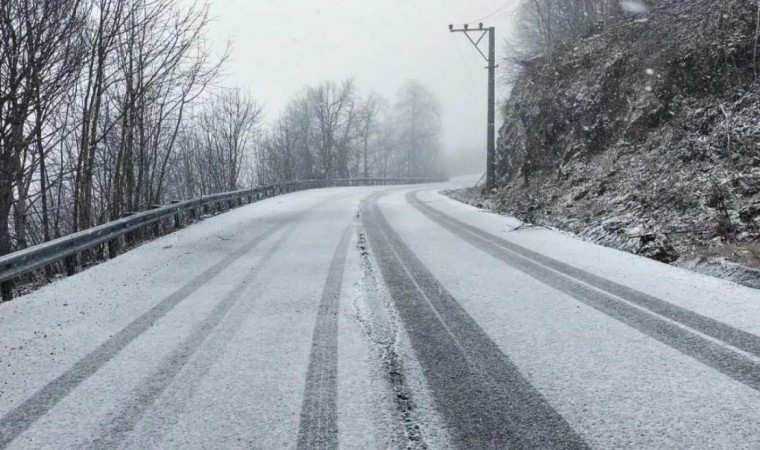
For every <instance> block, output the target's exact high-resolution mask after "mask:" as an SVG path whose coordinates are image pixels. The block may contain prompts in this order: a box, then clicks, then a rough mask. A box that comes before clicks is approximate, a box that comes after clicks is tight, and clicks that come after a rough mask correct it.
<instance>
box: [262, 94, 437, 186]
mask: <svg viewBox="0 0 760 450" xmlns="http://www.w3.org/2000/svg"><path fill="white" fill-rule="evenodd" d="M440 114H441V112H440V104H439V102H438V99H437V98H436V97H435V95H434V94H433V93H432V92H431V91H430V90H429V89H428V88H426V87H425V86H424V85H422V84H421V83H420V82H418V81H414V80H410V81H407V82H406V83H404V85H403V86H402V87H401V88H400V90H399V92H398V94H397V98H396V100H395V102H394V103H392V104H391V103H390V102H389V101H388V100H386V99H384V98H382V97H380V96H379V95H377V94H375V93H372V92H370V93H368V94H366V95H362V94H361V93H360V92H359V90H358V89H357V87H356V86H355V84H354V82H353V80H351V79H348V80H345V81H343V82H341V83H335V82H325V83H322V84H320V85H317V86H311V87H307V88H305V89H303V90H302V92H301V93H300V94H298V95H297V96H296V97H295V98H293V99H292V100H291V101H290V102H289V103H288V105H287V107H286V108H285V111H284V113H283V114H282V116H281V117H280V118H279V119H278V120H277V121H276V122H275V123H274V125H273V126H272V127H271V129H270V130H268V132H267V133H266V134H265V136H264V138H263V140H262V142H261V145H260V146H259V147H258V151H257V154H256V155H257V159H256V163H257V164H256V169H257V175H258V179H259V180H260V181H261V182H263V183H271V182H276V181H284V180H307V179H333V178H366V177H424V176H435V175H439V174H440V172H441V167H442V165H441V161H440V155H439V149H440V137H441V118H440Z"/></svg>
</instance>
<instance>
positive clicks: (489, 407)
mask: <svg viewBox="0 0 760 450" xmlns="http://www.w3.org/2000/svg"><path fill="white" fill-rule="evenodd" d="M365 212H366V213H365V216H364V217H365V219H364V221H363V222H364V226H365V228H366V230H367V232H368V234H369V238H370V246H371V248H372V249H373V250H374V254H375V259H376V261H377V262H378V264H379V266H380V270H381V272H382V274H383V278H384V280H385V284H386V286H387V288H388V291H389V293H390V295H391V298H392V299H393V301H394V303H395V305H396V309H397V310H398V312H399V315H400V317H401V320H402V323H403V325H404V328H405V330H406V332H407V334H408V335H409V338H410V340H411V343H412V347H413V348H414V351H415V353H416V355H417V358H418V360H419V363H420V366H421V367H422V370H423V374H424V376H425V379H426V380H427V383H428V385H429V388H430V391H431V393H432V394H433V397H434V399H435V402H436V406H437V408H438V410H439V412H440V413H441V415H442V416H443V417H444V420H445V421H446V423H447V426H448V428H449V432H450V434H451V436H452V439H453V440H454V441H455V442H454V443H455V445H456V446H457V447H459V448H463V449H465V448H467V449H469V448H482V449H503V448H564V449H585V448H588V446H587V445H586V443H585V442H584V441H583V440H582V439H581V438H580V436H579V435H578V434H577V433H576V432H575V431H574V430H573V429H572V428H571V427H570V426H569V424H568V423H567V422H566V421H565V420H564V418H562V416H560V415H559V414H558V413H557V412H556V411H555V410H554V409H553V408H552V407H551V405H549V403H548V402H547V401H546V400H545V399H544V398H543V397H542V396H541V394H540V393H539V392H538V391H537V390H536V389H535V388H533V386H531V385H530V383H529V382H528V381H527V380H526V379H525V378H523V376H522V375H521V373H520V372H519V370H518V368H517V367H516V366H515V365H514V364H513V363H512V362H511V361H510V360H509V359H508V358H507V357H506V356H505V355H504V353H502V351H501V350H500V349H499V348H498V346H497V345H496V344H495V343H494V342H493V341H492V340H491V339H490V337H489V336H488V335H487V334H486V333H485V331H483V329H482V328H481V327H480V326H479V325H478V324H477V323H476V322H475V321H474V319H472V317H470V316H469V314H467V312H466V311H465V310H464V309H463V308H462V306H461V305H460V304H459V303H458V302H457V300H456V299H455V298H454V297H453V296H451V294H449V293H448V292H447V291H446V290H445V289H444V287H443V286H442V285H441V284H440V283H439V282H438V280H436V279H435V277H434V276H433V275H432V274H431V273H430V272H429V271H428V270H427V269H425V267H424V266H423V264H422V263H421V262H420V261H419V259H417V257H416V256H415V255H414V254H413V253H412V251H411V250H410V249H409V248H408V246H407V245H406V244H405V243H404V242H403V241H402V240H401V238H400V237H399V236H398V234H396V232H395V231H394V230H393V229H392V228H391V226H390V225H389V224H388V222H387V220H386V219H385V217H383V215H382V213H381V212H380V210H379V208H378V207H377V203H376V201H371V202H369V205H368V207H367V208H365Z"/></svg>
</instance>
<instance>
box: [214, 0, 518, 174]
mask: <svg viewBox="0 0 760 450" xmlns="http://www.w3.org/2000/svg"><path fill="white" fill-rule="evenodd" d="M517 3H518V1H516V0H510V1H507V2H504V1H503V0H473V1H467V2H463V1H460V0H415V1H413V2H410V1H403V0H362V1H359V2H357V1H353V0H309V1H306V0H278V1H272V0H255V1H251V0H214V1H212V2H211V3H210V6H211V9H210V17H211V18H212V22H211V23H210V25H209V39H211V43H212V45H213V48H214V49H215V51H216V52H217V53H223V52H224V51H225V48H226V46H227V44H228V43H229V44H230V45H231V47H230V49H231V50H230V55H229V60H228V61H227V63H226V64H225V67H224V69H223V74H224V76H223V79H222V81H221V83H222V84H223V85H225V86H230V87H233V86H234V87H240V88H244V89H245V90H247V91H248V92H250V93H251V95H253V96H254V97H255V98H256V99H257V100H258V101H259V102H261V103H262V104H263V107H264V108H263V113H264V116H265V121H267V122H271V121H273V120H275V119H276V118H277V117H278V116H279V115H280V114H282V112H283V109H284V108H285V105H286V104H287V103H288V101H289V100H291V99H292V98H293V96H294V95H295V94H296V93H297V92H298V91H299V90H300V89H301V88H302V87H304V86H307V85H308V86H312V85H317V84H319V83H322V82H324V81H328V80H343V79H345V78H347V77H353V78H354V80H355V83H356V85H357V86H358V87H359V88H360V89H362V90H374V91H376V92H377V93H378V94H380V95H381V96H383V97H385V98H387V99H391V100H392V99H393V98H394V97H395V96H396V94H397V92H398V90H399V88H400V87H401V85H402V83H403V82H404V81H405V80H409V79H415V80H418V81H420V82H421V83H423V84H424V85H425V86H427V87H428V88H429V89H430V90H431V91H432V92H433V94H435V95H436V96H437V97H438V98H439V100H440V102H441V113H442V117H441V119H442V128H443V129H442V141H441V144H442V152H443V156H444V162H445V165H446V167H447V169H448V170H449V172H450V173H451V174H452V175H455V174H462V173H473V172H480V171H483V170H484V169H485V153H486V108H487V105H486V100H487V70H486V69H485V66H486V63H485V61H484V60H483V59H482V58H481V56H480V55H479V54H478V53H477V51H476V50H475V49H474V48H473V46H472V44H470V42H469V41H467V39H466V38H465V36H464V35H462V34H461V33H450V32H449V30H448V24H450V23H451V24H455V25H457V26H460V25H462V24H464V23H469V24H471V25H475V24H477V23H478V21H479V20H482V21H483V22H484V24H485V26H494V27H496V54H497V59H500V56H501V54H502V50H503V47H504V38H506V37H507V36H508V35H510V34H511V33H512V30H513V18H514V11H515V9H516V5H517ZM481 46H482V48H483V51H484V52H485V51H486V50H487V42H482V43H481ZM500 64H501V67H500V68H499V69H497V70H498V71H503V70H504V69H505V67H504V64H502V63H500ZM497 76H498V72H497ZM507 89H508V86H505V84H504V83H500V82H497V93H496V94H497V95H496V98H497V101H499V100H501V99H502V98H504V96H505V95H506V94H507ZM500 122H501V118H500V117H499V115H498V114H497V124H496V126H497V128H498V127H499V125H500Z"/></svg>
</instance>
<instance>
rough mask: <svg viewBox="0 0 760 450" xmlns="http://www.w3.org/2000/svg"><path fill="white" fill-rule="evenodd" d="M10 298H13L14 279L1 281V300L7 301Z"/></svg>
mask: <svg viewBox="0 0 760 450" xmlns="http://www.w3.org/2000/svg"><path fill="white" fill-rule="evenodd" d="M8 300H13V281H3V282H2V283H0V301H4V302H7V301H8Z"/></svg>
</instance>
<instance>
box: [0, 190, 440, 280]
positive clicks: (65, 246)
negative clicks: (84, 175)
mask: <svg viewBox="0 0 760 450" xmlns="http://www.w3.org/2000/svg"><path fill="white" fill-rule="evenodd" d="M440 181H446V179H444V178H368V179H362V178H360V179H336V180H307V181H292V182H288V183H280V184H274V185H271V186H261V187H256V188H253V189H245V190H241V191H234V192H224V193H221V194H213V195H207V196H204V197H201V198H197V199H192V200H186V201H181V202H177V203H173V204H171V205H167V206H161V207H158V208H155V209H152V210H149V211H144V212H139V213H136V214H132V215H130V216H128V217H124V218H122V219H118V220H114V221H112V222H108V223H104V224H102V225H98V226H96V227H93V228H89V229H87V230H83V231H80V232H77V233H73V234H70V235H67V236H64V237H61V238H58V239H55V240H52V241H49V242H45V243H43V244H39V245H35V246H33V247H29V248H26V249H24V250H20V251H17V252H14V253H10V254H7V255H4V256H0V283H6V282H10V281H12V280H14V279H16V278H19V277H21V276H23V275H26V274H28V273H30V272H32V271H35V270H38V269H41V268H43V267H45V266H48V265H50V264H53V263H56V262H59V261H62V260H63V261H65V262H66V272H67V273H68V275H72V274H73V273H74V272H75V271H76V257H77V255H78V254H80V253H82V252H85V251H87V250H90V249H92V248H94V247H96V246H98V245H101V244H104V243H109V257H113V256H116V254H118V248H119V247H120V245H119V241H118V239H119V238H120V237H121V236H124V235H125V234H127V233H130V232H134V231H137V230H141V229H144V228H145V227H147V226H150V225H154V224H158V223H160V222H161V221H163V220H165V219H169V218H173V219H174V227H175V228H179V227H181V226H182V215H183V214H185V213H189V214H190V215H191V216H193V217H199V216H200V214H199V213H201V212H203V210H206V209H208V208H209V207H211V206H213V205H220V204H224V203H226V204H227V206H228V207H230V208H232V207H234V206H235V205H234V203H237V206H240V205H241V204H242V203H243V202H244V201H246V202H247V203H252V202H253V201H256V200H261V199H264V198H269V197H274V196H276V195H280V194H284V193H289V192H295V191H302V190H306V189H314V188H323V187H338V186H381V185H392V184H419V183H431V182H440ZM72 259H73V260H72Z"/></svg>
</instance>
